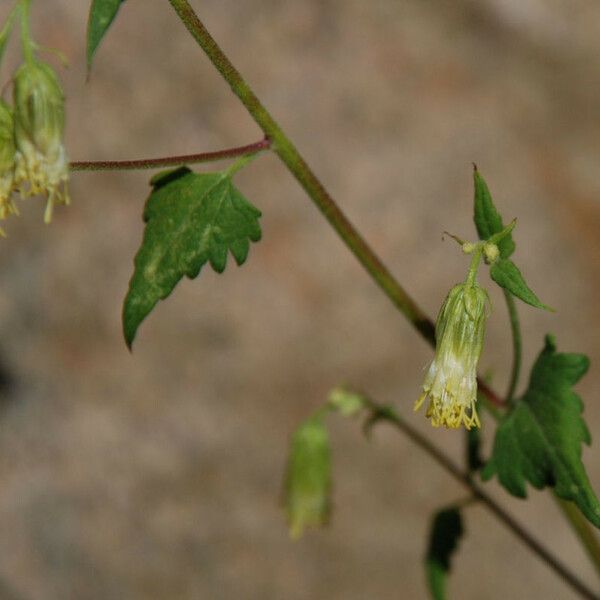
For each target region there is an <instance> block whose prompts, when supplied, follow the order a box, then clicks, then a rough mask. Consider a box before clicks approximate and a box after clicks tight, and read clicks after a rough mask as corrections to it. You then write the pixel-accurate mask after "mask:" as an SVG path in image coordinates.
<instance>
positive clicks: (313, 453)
mask: <svg viewBox="0 0 600 600" xmlns="http://www.w3.org/2000/svg"><path fill="white" fill-rule="evenodd" d="M330 492H331V456H330V449H329V435H328V433H327V429H326V428H325V425H324V424H323V421H322V419H321V418H318V417H313V418H311V419H308V420H307V421H305V422H304V423H303V424H302V425H301V426H300V427H298V429H297V430H296V432H295V433H294V436H293V438H292V444H291V448H290V456H289V458H288V464H287V471H286V475H285V481H284V494H285V510H286V513H287V518H288V523H289V527H290V535H291V537H292V538H295V539H297V538H299V537H300V536H301V535H302V533H303V531H304V529H305V527H319V526H322V525H325V524H326V523H327V521H328V519H329V512H330Z"/></svg>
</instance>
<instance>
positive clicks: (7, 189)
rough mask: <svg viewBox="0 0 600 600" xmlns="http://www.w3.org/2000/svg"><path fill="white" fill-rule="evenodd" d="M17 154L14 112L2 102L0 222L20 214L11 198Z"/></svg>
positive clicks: (0, 126)
mask: <svg viewBox="0 0 600 600" xmlns="http://www.w3.org/2000/svg"><path fill="white" fill-rule="evenodd" d="M15 152H16V149H15V138H14V122H13V112H12V110H11V108H10V106H9V105H8V104H6V102H4V100H0V220H4V219H6V218H7V217H8V216H10V215H14V214H18V213H17V207H16V206H15V205H14V202H13V201H12V198H11V196H12V193H13V191H14V189H15ZM0 232H2V230H1V229H0Z"/></svg>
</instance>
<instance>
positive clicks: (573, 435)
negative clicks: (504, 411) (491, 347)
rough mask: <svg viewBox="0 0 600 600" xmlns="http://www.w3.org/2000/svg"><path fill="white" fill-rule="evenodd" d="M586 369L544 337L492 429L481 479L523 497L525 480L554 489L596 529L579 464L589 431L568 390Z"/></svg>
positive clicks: (599, 511)
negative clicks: (518, 394)
mask: <svg viewBox="0 0 600 600" xmlns="http://www.w3.org/2000/svg"><path fill="white" fill-rule="evenodd" d="M588 367H589V360H588V358H587V356H585V355H584V354H565V353H558V352H556V345H555V340H554V338H553V337H552V336H550V335H548V336H546V345H545V347H544V349H543V350H542V352H541V353H540V355H539V357H538V359H537V361H536V363H535V365H534V366H533V369H532V371H531V379H530V381H529V388H528V389H527V391H526V392H525V395H524V396H523V398H522V399H521V400H520V401H518V402H517V405H516V407H515V408H514V409H513V410H512V411H511V413H510V414H508V415H507V416H506V417H504V418H503V419H502V421H501V422H500V425H499V426H498V429H497V431H496V438H495V440H494V448H493V452H492V458H491V459H490V461H489V462H488V463H487V465H486V466H485V468H484V469H483V472H482V477H483V479H484V480H487V479H489V478H491V477H492V476H493V475H494V474H497V475H498V479H499V480H500V483H501V484H502V485H503V486H504V487H505V488H506V489H507V490H508V491H509V492H510V493H511V494H513V495H514V496H518V497H521V498H524V497H526V495H527V490H526V482H527V481H529V482H530V483H531V485H533V486H534V487H535V488H537V489H542V488H543V487H544V486H550V487H554V491H555V492H556V494H557V495H558V496H559V497H560V498H563V499H564V500H571V501H573V502H574V503H575V504H577V506H578V507H579V509H580V510H581V512H582V513H583V514H584V515H585V516H586V517H587V518H588V519H589V520H590V521H591V522H592V523H593V524H594V525H596V527H600V503H598V499H597V497H596V495H595V493H594V491H593V490H592V488H591V486H590V482H589V479H588V477H587V474H586V472H585V469H584V466H583V463H582V462H581V450H582V447H581V444H582V443H586V444H590V442H591V438H590V433H589V431H588V428H587V426H586V424H585V421H584V420H583V418H582V416H581V413H582V412H583V403H582V401H581V398H580V397H579V396H578V395H577V394H576V393H575V392H573V390H572V386H573V385H574V384H575V383H577V382H578V381H579V380H580V379H581V378H582V377H583V375H584V374H585V372H586V371H587V370H588Z"/></svg>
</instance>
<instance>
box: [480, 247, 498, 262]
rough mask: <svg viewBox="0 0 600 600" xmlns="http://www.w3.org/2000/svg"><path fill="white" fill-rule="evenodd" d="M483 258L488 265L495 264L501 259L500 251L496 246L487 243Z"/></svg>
mask: <svg viewBox="0 0 600 600" xmlns="http://www.w3.org/2000/svg"><path fill="white" fill-rule="evenodd" d="M483 258H484V260H485V264H486V265H491V264H493V263H495V262H496V261H497V260H498V258H500V250H499V248H498V246H496V244H493V243H491V242H486V243H485V244H484V245H483Z"/></svg>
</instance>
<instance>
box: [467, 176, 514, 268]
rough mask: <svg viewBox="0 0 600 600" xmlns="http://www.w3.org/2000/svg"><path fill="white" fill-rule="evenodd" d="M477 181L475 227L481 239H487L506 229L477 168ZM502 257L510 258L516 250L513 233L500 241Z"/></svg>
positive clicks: (475, 177) (475, 179) (499, 246)
mask: <svg viewBox="0 0 600 600" xmlns="http://www.w3.org/2000/svg"><path fill="white" fill-rule="evenodd" d="M473 178H474V181H475V212H474V216H473V219H474V221H475V227H476V228H477V233H478V234H479V239H481V240H487V239H489V238H490V237H492V236H493V235H494V234H495V233H500V232H501V231H502V230H503V229H504V224H503V223H502V217H501V216H500V214H499V213H498V211H497V210H496V207H495V206H494V202H493V201H492V195H491V194H490V190H489V188H488V186H487V183H486V182H485V180H484V179H483V177H482V176H481V174H480V173H479V171H478V170H477V167H476V166H475V169H474V171H473ZM498 250H500V257H501V258H508V257H509V256H510V255H511V254H512V253H513V252H514V251H515V242H514V240H513V238H512V235H511V234H508V235H506V236H505V237H503V238H502V239H501V240H500V241H499V242H498Z"/></svg>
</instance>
